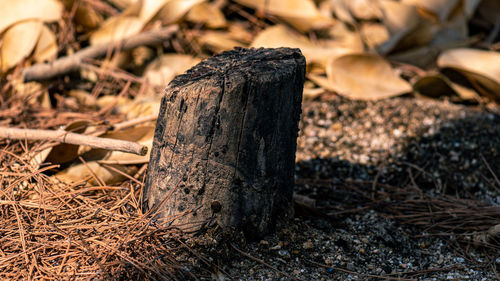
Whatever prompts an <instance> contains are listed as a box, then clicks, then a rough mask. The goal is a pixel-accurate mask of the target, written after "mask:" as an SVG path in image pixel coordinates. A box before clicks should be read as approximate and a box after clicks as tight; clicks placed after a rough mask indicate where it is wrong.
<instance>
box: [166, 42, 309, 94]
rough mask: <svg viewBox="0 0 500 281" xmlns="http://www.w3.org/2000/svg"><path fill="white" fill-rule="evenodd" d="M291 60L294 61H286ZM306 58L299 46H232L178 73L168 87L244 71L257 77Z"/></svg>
mask: <svg viewBox="0 0 500 281" xmlns="http://www.w3.org/2000/svg"><path fill="white" fill-rule="evenodd" d="M287 61H293V62H294V63H293V64H290V63H287ZM296 61H301V63H303V64H305V59H304V56H303V55H302V53H301V52H300V50H299V49H293V48H276V49H271V48H258V49H255V48H251V49H245V48H238V47H237V48H235V49H233V50H231V51H226V52H222V53H220V54H218V55H215V56H213V57H210V58H208V59H206V60H204V61H202V62H201V63H199V64H198V65H196V66H194V67H192V68H191V69H189V70H188V71H187V72H186V73H185V74H183V75H179V76H177V77H176V78H175V79H174V80H172V82H170V84H169V87H171V88H176V87H185V86H186V84H187V83H198V81H199V80H203V79H210V78H212V77H214V76H215V77H220V76H227V75H231V74H238V73H240V74H243V75H251V76H254V75H256V76H258V75H262V74H264V73H268V72H269V71H273V72H276V73H279V72H286V71H285V70H286V69H293V67H295V62H296Z"/></svg>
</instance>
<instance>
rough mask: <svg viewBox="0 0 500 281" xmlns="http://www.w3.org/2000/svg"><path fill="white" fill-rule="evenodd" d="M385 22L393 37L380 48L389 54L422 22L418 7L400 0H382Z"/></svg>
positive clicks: (379, 49) (383, 52) (380, 51)
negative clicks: (399, 0)
mask: <svg viewBox="0 0 500 281" xmlns="http://www.w3.org/2000/svg"><path fill="white" fill-rule="evenodd" d="M380 4H381V7H382V14H383V23H384V25H385V27H386V28H387V30H388V31H389V34H390V35H391V38H390V39H389V40H388V41H386V42H385V43H384V44H382V45H380V46H379V48H378V51H379V53H381V54H387V53H389V52H390V51H392V50H394V49H395V48H396V46H397V44H398V43H399V42H400V41H401V40H402V39H403V38H404V37H405V36H406V35H408V34H409V33H410V32H411V31H413V30H415V29H416V28H417V26H418V25H419V23H420V16H419V14H418V11H417V8H416V7H415V6H411V5H405V4H403V3H400V2H395V1H390V0H383V1H381V2H380Z"/></svg>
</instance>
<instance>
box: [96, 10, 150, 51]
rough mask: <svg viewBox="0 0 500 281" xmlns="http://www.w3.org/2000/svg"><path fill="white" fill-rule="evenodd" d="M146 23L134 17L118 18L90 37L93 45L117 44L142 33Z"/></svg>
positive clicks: (111, 19) (110, 20)
mask: <svg viewBox="0 0 500 281" xmlns="http://www.w3.org/2000/svg"><path fill="white" fill-rule="evenodd" d="M143 26H144V22H143V21H142V20H141V19H140V18H138V17H134V16H116V17H112V18H110V19H108V20H106V21H105V22H104V24H103V25H102V26H101V28H99V29H98V30H97V31H95V32H94V33H92V35H90V43H91V44H92V45H96V44H104V43H109V42H116V41H119V40H121V39H124V38H127V37H130V36H131V35H134V34H137V33H139V32H140V31H141V29H142V27H143Z"/></svg>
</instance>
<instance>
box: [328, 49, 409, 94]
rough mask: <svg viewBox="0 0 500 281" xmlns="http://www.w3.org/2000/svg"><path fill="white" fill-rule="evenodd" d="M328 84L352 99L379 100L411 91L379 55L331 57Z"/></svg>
mask: <svg viewBox="0 0 500 281" xmlns="http://www.w3.org/2000/svg"><path fill="white" fill-rule="evenodd" d="M326 73H327V77H328V81H329V85H330V87H331V88H332V89H334V90H335V91H336V92H337V93H339V94H340V95H343V96H346V97H348V98H351V99H359V100H378V99H384V98H389V97H393V96H398V95H402V94H405V93H409V92H411V91H412V88H411V86H410V84H409V83H408V82H406V81H405V80H403V79H402V78H400V77H399V75H398V74H397V73H396V72H395V71H394V70H393V69H392V67H391V65H390V64H389V63H388V62H387V61H386V60H384V59H383V58H382V57H379V56H377V55H372V54H349V55H344V56H342V57H339V58H337V59H335V60H332V62H331V63H329V64H328V66H327V68H326Z"/></svg>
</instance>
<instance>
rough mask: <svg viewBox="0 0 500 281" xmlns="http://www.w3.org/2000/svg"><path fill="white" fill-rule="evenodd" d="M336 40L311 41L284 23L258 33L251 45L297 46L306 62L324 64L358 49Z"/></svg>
mask: <svg viewBox="0 0 500 281" xmlns="http://www.w3.org/2000/svg"><path fill="white" fill-rule="evenodd" d="M335 43H336V42H335V41H333V42H328V43H326V42H325V44H321V43H313V42H311V41H310V40H309V39H308V38H307V37H305V36H303V35H300V34H297V33H296V32H294V31H293V30H291V29H290V28H287V27H286V26H284V25H275V26H271V27H269V28H267V29H265V30H263V31H262V32H261V33H259V34H258V35H257V36H256V37H255V40H254V41H253V43H252V47H267V48H279V47H291V48H299V49H300V50H301V51H302V53H303V54H304V56H305V57H306V59H307V62H308V63H318V64H321V65H326V63H327V61H328V59H330V58H333V57H339V56H341V55H344V54H347V53H354V52H359V51H361V50H359V49H353V48H350V47H346V46H344V45H342V44H337V45H336V44H335Z"/></svg>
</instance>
